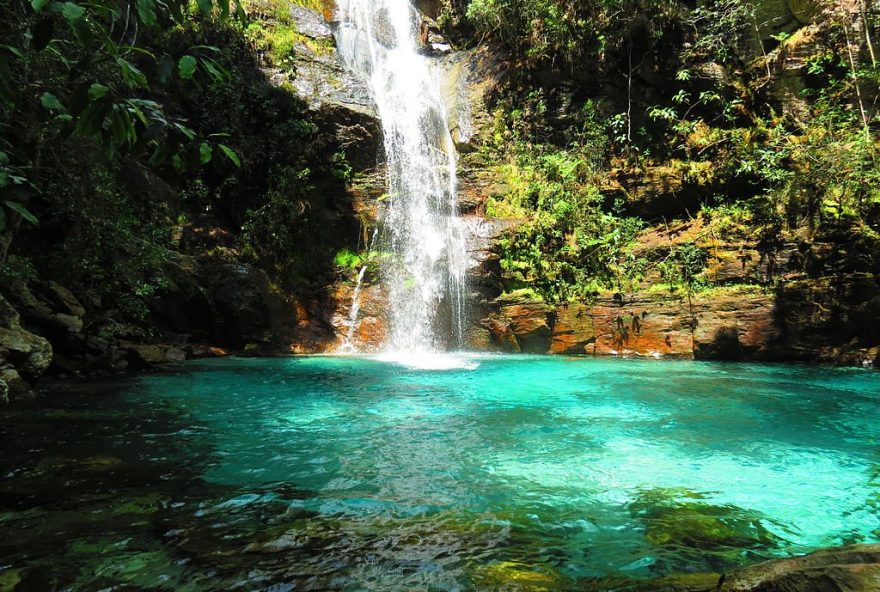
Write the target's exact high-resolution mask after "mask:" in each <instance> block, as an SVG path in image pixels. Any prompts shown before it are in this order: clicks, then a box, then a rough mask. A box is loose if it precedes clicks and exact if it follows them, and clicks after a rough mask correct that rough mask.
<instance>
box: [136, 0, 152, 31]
mask: <svg viewBox="0 0 880 592" xmlns="http://www.w3.org/2000/svg"><path fill="white" fill-rule="evenodd" d="M137 9H138V18H139V19H140V21H141V22H142V23H143V24H145V25H146V26H148V27H154V26H155V25H156V0H137Z"/></svg>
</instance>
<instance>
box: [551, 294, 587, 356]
mask: <svg viewBox="0 0 880 592" xmlns="http://www.w3.org/2000/svg"><path fill="white" fill-rule="evenodd" d="M594 343H596V329H595V326H594V324H593V317H592V315H591V314H590V308H589V307H588V306H585V305H583V304H577V303H575V304H564V305H562V306H560V307H558V308H557V309H556V323H555V324H554V325H553V342H552V343H551V344H550V353H554V354H585V353H587V348H588V347H589V346H590V345H592V344H594Z"/></svg>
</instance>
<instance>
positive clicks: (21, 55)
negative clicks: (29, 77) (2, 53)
mask: <svg viewBox="0 0 880 592" xmlns="http://www.w3.org/2000/svg"><path fill="white" fill-rule="evenodd" d="M0 49H5V50H6V51H8V52H9V53H11V54H12V55H14V56H15V57H17V58H18V59H20V60H21V59H24V52H23V51H21V49H19V48H18V47H13V46H12V45H0Z"/></svg>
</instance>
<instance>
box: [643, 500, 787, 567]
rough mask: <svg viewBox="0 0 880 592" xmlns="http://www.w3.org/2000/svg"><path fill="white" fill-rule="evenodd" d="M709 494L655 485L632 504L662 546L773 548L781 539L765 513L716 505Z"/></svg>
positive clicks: (704, 549)
mask: <svg viewBox="0 0 880 592" xmlns="http://www.w3.org/2000/svg"><path fill="white" fill-rule="evenodd" d="M705 498H706V496H705V495H703V494H699V493H694V492H691V491H686V490H676V489H652V490H649V491H646V492H644V493H642V494H641V495H640V496H639V497H638V499H637V500H636V501H634V502H633V503H632V504H631V505H630V512H631V513H632V514H633V516H635V517H638V518H640V519H641V520H643V521H644V523H645V538H646V539H647V540H648V541H649V542H651V543H652V544H654V545H657V546H658V547H667V546H668V547H675V548H682V547H686V548H691V549H694V550H699V551H701V552H709V551H718V550H731V551H735V552H736V553H738V550H740V549H769V548H772V547H774V546H775V545H776V544H777V542H779V539H778V538H777V537H776V535H774V534H773V533H771V532H770V531H769V530H767V528H766V527H765V526H764V524H763V521H764V517H763V516H762V515H761V514H759V513H758V512H751V511H748V510H745V509H742V508H739V507H736V506H732V505H725V506H716V505H713V504H710V503H707V502H705V501H703V500H704V499H705Z"/></svg>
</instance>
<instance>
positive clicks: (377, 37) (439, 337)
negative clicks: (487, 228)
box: [336, 0, 468, 353]
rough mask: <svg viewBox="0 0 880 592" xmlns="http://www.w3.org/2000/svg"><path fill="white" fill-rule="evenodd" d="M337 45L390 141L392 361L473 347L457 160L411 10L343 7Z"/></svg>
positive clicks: (385, 215)
mask: <svg viewBox="0 0 880 592" xmlns="http://www.w3.org/2000/svg"><path fill="white" fill-rule="evenodd" d="M337 18H338V26H337V27H336V39H337V45H338V47H339V52H340V54H341V55H342V58H343V60H344V61H345V63H346V65H347V67H348V68H350V69H351V70H352V71H354V72H355V73H357V74H358V75H360V76H362V77H363V78H364V79H365V80H367V81H368V83H369V87H370V90H371V92H372V95H373V98H374V99H375V102H376V105H377V106H378V111H379V117H380V118H381V121H382V130H383V134H384V150H385V162H386V165H387V169H388V172H387V175H388V181H387V195H386V196H385V199H384V203H383V207H382V208H381V210H382V213H381V220H380V224H381V227H382V240H381V241H380V243H379V246H378V248H377V250H379V251H384V252H386V253H389V255H388V256H385V257H383V258H382V261H383V263H382V272H381V279H382V282H383V284H384V287H385V289H386V291H387V294H388V307H389V322H390V333H389V335H390V336H389V343H388V344H387V348H388V350H389V351H392V352H401V353H414V352H431V351H438V350H442V349H446V348H450V347H451V348H461V347H462V346H463V345H464V317H465V272H466V269H467V265H468V253H467V248H466V243H465V233H464V226H463V224H462V222H461V220H460V218H459V216H458V204H457V195H456V192H457V187H456V184H457V181H456V174H455V170H456V153H455V146H454V144H453V141H452V137H451V135H450V133H449V125H448V116H447V111H446V107H445V105H444V102H443V97H442V95H441V92H440V82H439V75H438V73H437V72H436V71H435V70H434V69H433V68H432V67H431V65H430V63H429V61H428V59H427V58H426V57H425V56H423V55H421V54H420V53H419V42H418V39H417V33H418V31H419V29H420V27H421V18H420V16H419V13H418V11H416V10H415V8H413V7H412V6H411V5H410V3H409V1H408V0H339V2H338V9H337Z"/></svg>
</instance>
